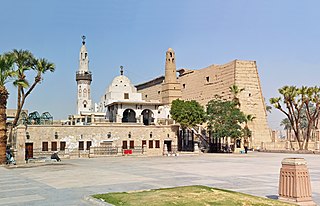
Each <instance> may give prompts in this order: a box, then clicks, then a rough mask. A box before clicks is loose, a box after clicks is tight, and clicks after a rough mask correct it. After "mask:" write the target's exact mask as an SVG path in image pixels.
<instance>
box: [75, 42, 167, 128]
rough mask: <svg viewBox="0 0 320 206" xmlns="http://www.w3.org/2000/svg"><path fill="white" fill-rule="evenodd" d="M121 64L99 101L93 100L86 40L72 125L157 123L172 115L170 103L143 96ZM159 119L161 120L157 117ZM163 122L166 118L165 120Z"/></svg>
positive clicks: (77, 74)
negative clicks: (93, 101)
mask: <svg viewBox="0 0 320 206" xmlns="http://www.w3.org/2000/svg"><path fill="white" fill-rule="evenodd" d="M123 73H124V71H123V67H122V66H121V70H120V75H119V76H116V77H115V78H114V79H113V81H112V82H111V84H110V85H109V86H107V88H106V90H105V93H104V94H103V95H102V96H101V98H100V102H98V103H95V104H94V105H93V104H92V100H91V92H90V85H91V82H92V74H91V71H90V70H89V55H88V50H87V48H86V45H85V41H84V40H83V42H82V46H81V49H80V55H79V70H78V71H77V72H76V81H77V87H78V88H77V89H78V94H77V114H76V115H70V120H71V124H72V125H86V124H94V123H103V122H105V123H107V122H110V123H138V124H143V125H156V124H158V122H159V121H160V120H165V119H167V118H168V115H169V107H168V106H165V105H163V104H162V103H161V102H160V101H159V100H143V98H142V94H141V93H139V92H137V88H136V87H135V86H134V85H133V84H132V83H131V81H130V79H129V78H128V77H126V76H125V75H124V74H123ZM158 120H159V121H158ZM162 122H164V121H162Z"/></svg>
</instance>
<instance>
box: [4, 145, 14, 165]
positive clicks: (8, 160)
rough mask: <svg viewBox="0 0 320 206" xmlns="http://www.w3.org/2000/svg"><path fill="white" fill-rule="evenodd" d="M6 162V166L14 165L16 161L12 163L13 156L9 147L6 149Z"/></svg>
mask: <svg viewBox="0 0 320 206" xmlns="http://www.w3.org/2000/svg"><path fill="white" fill-rule="evenodd" d="M6 160H7V161H6V164H14V165H15V164H16V161H14V158H13V154H12V152H11V150H10V148H9V147H7V149H6Z"/></svg>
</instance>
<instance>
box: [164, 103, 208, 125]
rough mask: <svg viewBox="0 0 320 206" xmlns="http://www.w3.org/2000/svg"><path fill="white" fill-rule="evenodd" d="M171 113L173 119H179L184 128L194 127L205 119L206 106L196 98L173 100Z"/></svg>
mask: <svg viewBox="0 0 320 206" xmlns="http://www.w3.org/2000/svg"><path fill="white" fill-rule="evenodd" d="M170 114H171V117H172V119H173V120H175V121H177V122H178V123H179V124H180V125H181V127H182V128H183V129H186V128H188V127H194V126H196V125H197V124H202V123H203V122H204V121H205V112H204V108H203V107H202V106H201V105H200V104H199V103H198V102H197V101H194V100H191V101H184V100H179V99H176V100H173V101H172V105H171V110H170Z"/></svg>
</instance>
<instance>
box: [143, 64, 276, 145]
mask: <svg viewBox="0 0 320 206" xmlns="http://www.w3.org/2000/svg"><path fill="white" fill-rule="evenodd" d="M179 73H180V75H179V77H178V82H179V83H180V85H181V92H182V99H184V100H196V101H198V102H199V103H200V104H201V105H203V106H205V105H206V104H207V103H208V101H210V100H211V99H213V98H214V97H215V95H219V96H222V98H223V99H225V100H231V99H232V94H231V93H230V89H229V87H230V86H232V85H233V84H235V85H237V86H238V87H239V89H241V88H244V89H245V90H244V91H242V92H241V93H240V95H239V100H240V103H241V110H242V111H243V112H244V113H245V114H251V115H253V116H254V117H255V119H254V120H253V122H250V123H249V125H248V126H249V128H250V129H251V130H252V139H251V145H250V146H252V147H253V148H259V147H260V145H261V142H271V133H270V130H269V127H268V124H267V117H266V110H265V103H264V98H263V95H262V89H261V84H260V79H259V75H258V70H257V65H256V62H255V61H241V60H234V61H232V62H229V63H227V64H224V65H211V66H209V67H206V68H203V69H199V70H189V69H180V70H179ZM151 83H152V80H151V81H150V83H149V84H147V83H145V84H144V87H142V88H140V89H139V87H138V92H141V93H142V94H143V95H142V96H143V97H145V96H147V97H154V98H155V97H157V100H161V98H160V97H159V95H158V91H159V88H160V85H161V82H160V81H158V82H153V84H151ZM146 85H148V86H146Z"/></svg>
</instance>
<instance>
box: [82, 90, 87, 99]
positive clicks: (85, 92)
mask: <svg viewBox="0 0 320 206" xmlns="http://www.w3.org/2000/svg"><path fill="white" fill-rule="evenodd" d="M83 97H87V89H83Z"/></svg>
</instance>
